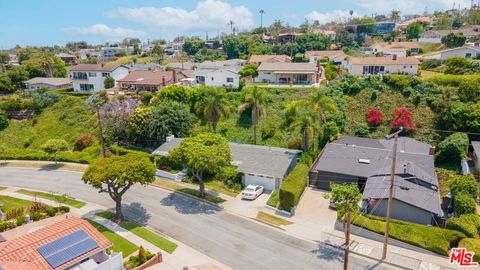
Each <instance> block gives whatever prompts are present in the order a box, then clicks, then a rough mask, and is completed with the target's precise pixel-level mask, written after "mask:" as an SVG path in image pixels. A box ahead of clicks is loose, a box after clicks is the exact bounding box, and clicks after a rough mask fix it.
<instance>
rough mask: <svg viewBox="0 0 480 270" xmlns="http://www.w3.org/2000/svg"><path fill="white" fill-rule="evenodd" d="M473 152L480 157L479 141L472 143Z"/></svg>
mask: <svg viewBox="0 0 480 270" xmlns="http://www.w3.org/2000/svg"><path fill="white" fill-rule="evenodd" d="M471 144H472V147H473V152H474V153H475V155H477V156H480V142H479V141H471Z"/></svg>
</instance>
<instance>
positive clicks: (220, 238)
mask: <svg viewBox="0 0 480 270" xmlns="http://www.w3.org/2000/svg"><path fill="white" fill-rule="evenodd" d="M0 185H6V186H16V187H25V188H33V189H39V190H44V191H57V192H62V193H67V194H69V195H71V196H73V197H76V198H79V199H82V200H85V201H88V202H93V203H96V204H98V205H102V206H105V207H114V204H113V201H111V200H110V199H109V197H108V195H106V194H99V193H98V192H97V191H96V190H95V189H93V188H91V187H90V186H88V185H86V184H84V183H83V182H82V181H81V173H79V172H71V171H64V170H48V169H37V168H12V167H0ZM123 203H124V204H125V206H124V211H125V215H126V216H128V217H129V218H134V219H136V220H138V221H140V222H144V223H145V224H148V225H149V226H150V227H152V228H154V229H156V230H158V231H161V232H164V233H165V234H167V235H169V236H171V237H173V238H174V239H177V240H178V241H180V242H183V243H185V244H187V245H189V246H191V247H192V248H194V249H197V250H198V251H200V252H202V253H204V254H206V255H208V256H210V257H212V258H214V259H216V260H218V261H220V262H222V263H224V264H225V265H228V266H230V267H232V268H234V269H248V270H251V269H255V270H257V269H276V270H277V269H278V270H281V269H285V270H296V269H342V267H343V253H341V252H339V251H338V250H336V249H333V248H331V247H329V246H326V245H324V244H315V243H312V242H308V241H304V240H300V239H298V238H295V237H292V236H289V235H287V234H285V233H282V232H279V231H276V230H274V229H271V228H269V227H267V226H263V225H260V224H257V223H255V222H252V221H249V220H247V219H244V218H241V217H237V216H235V215H231V214H229V213H228V212H226V211H219V210H217V209H216V208H215V207H212V206H210V205H208V204H205V203H201V202H198V201H197V200H194V199H191V198H188V197H185V196H182V195H179V194H175V193H170V192H167V191H164V190H162V189H158V188H154V187H142V186H135V187H133V188H131V190H129V191H128V192H127V193H126V194H125V197H124V201H123ZM349 269H386V267H384V266H379V265H377V264H376V262H374V261H367V260H366V259H364V258H361V257H357V256H354V255H352V256H351V257H350V267H349Z"/></svg>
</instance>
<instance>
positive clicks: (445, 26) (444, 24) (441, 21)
mask: <svg viewBox="0 0 480 270" xmlns="http://www.w3.org/2000/svg"><path fill="white" fill-rule="evenodd" d="M452 23H453V19H452V18H451V17H450V16H448V15H447V14H439V15H438V16H437V17H436V19H435V25H434V29H435V30H449V29H452Z"/></svg>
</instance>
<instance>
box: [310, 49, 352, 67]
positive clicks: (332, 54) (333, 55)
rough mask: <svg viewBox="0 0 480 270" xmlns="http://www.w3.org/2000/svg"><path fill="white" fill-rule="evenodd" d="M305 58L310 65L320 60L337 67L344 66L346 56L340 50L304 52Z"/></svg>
mask: <svg viewBox="0 0 480 270" xmlns="http://www.w3.org/2000/svg"><path fill="white" fill-rule="evenodd" d="M305 56H306V57H307V58H308V61H309V62H310V63H317V62H318V61H320V60H321V59H328V61H332V62H334V63H335V64H337V65H342V66H343V65H344V64H345V58H346V57H347V55H346V54H345V53H344V52H343V51H342V50H333V51H306V52H305Z"/></svg>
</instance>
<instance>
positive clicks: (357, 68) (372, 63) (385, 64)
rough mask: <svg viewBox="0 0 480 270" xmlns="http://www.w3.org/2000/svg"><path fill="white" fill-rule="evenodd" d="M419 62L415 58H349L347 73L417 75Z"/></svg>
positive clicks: (362, 74)
mask: <svg viewBox="0 0 480 270" xmlns="http://www.w3.org/2000/svg"><path fill="white" fill-rule="evenodd" d="M419 65H420V61H419V60H418V59H417V58H415V57H396V56H394V57H391V58H390V57H350V58H349V59H348V62H347V71H348V73H350V74H352V75H357V76H364V75H375V74H406V75H417V74H418V66H419Z"/></svg>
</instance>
